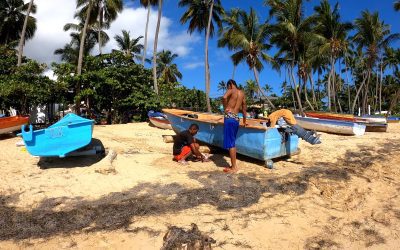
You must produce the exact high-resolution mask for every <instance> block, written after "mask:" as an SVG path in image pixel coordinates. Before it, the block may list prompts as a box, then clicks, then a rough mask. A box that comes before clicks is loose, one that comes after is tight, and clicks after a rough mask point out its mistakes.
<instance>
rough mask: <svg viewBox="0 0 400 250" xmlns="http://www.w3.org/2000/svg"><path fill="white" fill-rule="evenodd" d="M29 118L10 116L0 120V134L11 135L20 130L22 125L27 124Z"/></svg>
mask: <svg viewBox="0 0 400 250" xmlns="http://www.w3.org/2000/svg"><path fill="white" fill-rule="evenodd" d="M28 122H29V116H10V117H1V118H0V134H6V133H11V132H14V131H18V130H20V129H21V126H22V125H25V124H28Z"/></svg>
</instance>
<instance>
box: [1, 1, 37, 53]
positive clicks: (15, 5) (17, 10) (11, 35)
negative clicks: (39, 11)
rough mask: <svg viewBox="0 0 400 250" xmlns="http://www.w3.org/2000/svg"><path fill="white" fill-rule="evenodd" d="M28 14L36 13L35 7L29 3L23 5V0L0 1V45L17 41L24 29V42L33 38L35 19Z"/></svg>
mask: <svg viewBox="0 0 400 250" xmlns="http://www.w3.org/2000/svg"><path fill="white" fill-rule="evenodd" d="M29 6H31V7H29ZM29 8H30V10H29ZM28 10H29V13H28ZM30 13H36V5H35V4H33V3H31V2H30V3H26V4H24V1H23V0H2V1H0V44H8V43H10V42H13V41H16V40H19V39H20V34H22V31H23V29H24V27H25V31H24V32H23V33H24V42H25V40H28V39H31V38H32V37H33V35H34V34H35V31H36V18H34V17H32V16H30V15H29V14H30ZM27 16H28V18H27V20H26V17H27ZM25 23H26V24H25ZM21 51H22V50H21Z"/></svg>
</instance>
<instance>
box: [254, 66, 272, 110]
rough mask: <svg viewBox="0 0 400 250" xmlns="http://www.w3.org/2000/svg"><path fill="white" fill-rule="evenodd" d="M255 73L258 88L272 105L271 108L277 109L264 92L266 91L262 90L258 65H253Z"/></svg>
mask: <svg viewBox="0 0 400 250" xmlns="http://www.w3.org/2000/svg"><path fill="white" fill-rule="evenodd" d="M253 73H254V78H255V79H256V83H257V87H258V90H259V91H260V93H261V94H262V95H263V96H264V97H265V99H266V100H267V102H268V104H269V105H270V106H271V108H273V109H276V107H275V105H274V104H273V103H272V102H271V100H270V99H269V98H268V96H266V95H265V94H264V92H263V91H262V89H261V87H260V81H259V79H258V71H257V69H256V67H254V66H253Z"/></svg>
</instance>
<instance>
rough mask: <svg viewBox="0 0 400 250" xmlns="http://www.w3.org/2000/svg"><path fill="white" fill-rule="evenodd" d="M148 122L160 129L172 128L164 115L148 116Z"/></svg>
mask: <svg viewBox="0 0 400 250" xmlns="http://www.w3.org/2000/svg"><path fill="white" fill-rule="evenodd" d="M149 120H150V123H151V124H153V125H154V126H156V127H157V128H162V129H172V126H171V123H170V122H169V121H168V120H167V119H165V118H164V117H161V116H157V117H149Z"/></svg>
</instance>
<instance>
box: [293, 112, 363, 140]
mask: <svg viewBox="0 0 400 250" xmlns="http://www.w3.org/2000/svg"><path fill="white" fill-rule="evenodd" d="M296 121H297V124H299V125H300V126H301V127H303V128H305V129H308V130H315V131H320V132H326V133H333V134H342V135H363V134H364V133H365V129H366V126H365V125H364V124H358V123H355V122H349V121H340V120H331V119H319V118H313V117H301V116H296Z"/></svg>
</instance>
